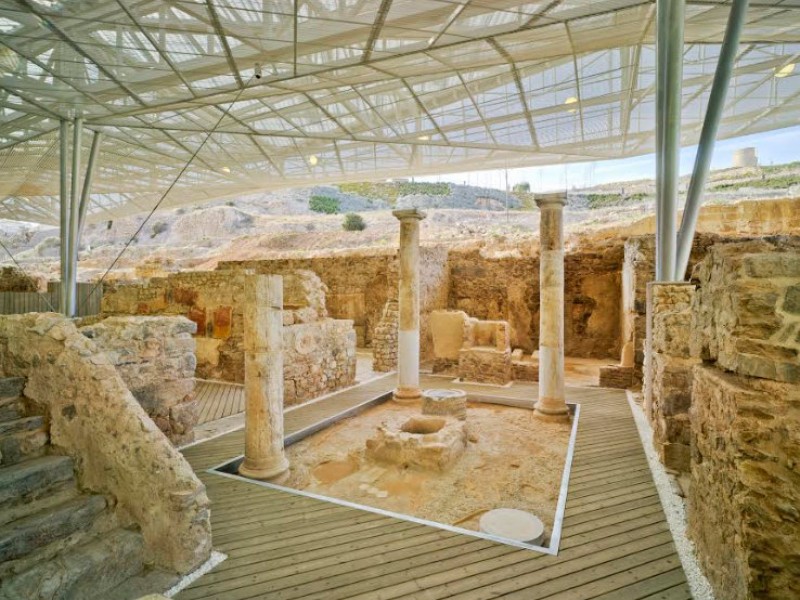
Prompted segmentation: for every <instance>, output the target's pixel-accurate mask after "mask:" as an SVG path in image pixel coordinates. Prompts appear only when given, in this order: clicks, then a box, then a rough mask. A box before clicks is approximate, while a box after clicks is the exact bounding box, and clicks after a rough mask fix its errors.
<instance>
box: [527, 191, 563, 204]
mask: <svg viewBox="0 0 800 600" xmlns="http://www.w3.org/2000/svg"><path fill="white" fill-rule="evenodd" d="M534 202H536V206H538V207H539V208H545V207H550V206H554V207H558V208H562V207H564V206H566V205H567V192H553V193H550V194H536V197H535V198H534Z"/></svg>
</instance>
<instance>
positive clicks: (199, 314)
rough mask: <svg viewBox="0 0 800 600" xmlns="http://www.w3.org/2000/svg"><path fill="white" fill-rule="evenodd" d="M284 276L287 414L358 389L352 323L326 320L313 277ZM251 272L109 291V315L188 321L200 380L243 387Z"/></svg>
mask: <svg viewBox="0 0 800 600" xmlns="http://www.w3.org/2000/svg"><path fill="white" fill-rule="evenodd" d="M283 275H284V348H285V355H284V389H285V403H286V405H287V406H289V405H292V404H297V403H300V402H304V401H306V400H309V399H311V398H314V397H317V396H319V395H322V394H325V393H328V392H332V391H335V390H337V389H341V388H342V387H347V386H349V385H352V384H353V383H354V382H355V365H356V355H355V348H356V339H355V332H354V331H353V325H352V322H351V321H347V320H337V319H331V318H328V316H327V314H328V313H327V308H326V302H325V292H326V288H325V286H324V284H323V283H322V282H321V281H320V280H319V278H318V277H317V276H316V275H315V274H314V273H312V272H310V271H295V272H291V273H288V272H287V273H283ZM246 276H247V271H246V270H244V269H241V270H225V271H195V272H184V273H176V274H173V275H170V276H169V277H165V278H155V279H151V280H149V281H147V282H144V283H140V282H135V283H115V284H110V285H108V286H107V287H106V290H105V292H104V296H103V305H102V310H103V314H104V315H108V316H110V315H154V314H158V315H182V316H185V317H187V318H188V319H189V320H191V321H194V323H195V324H196V325H197V333H196V335H195V338H194V340H195V343H196V352H197V376H198V377H200V378H204V379H218V380H224V381H234V382H239V383H241V382H243V381H244V346H243V344H244V329H243V327H244V317H243V306H242V302H241V301H242V298H243V290H244V278H245V277H246Z"/></svg>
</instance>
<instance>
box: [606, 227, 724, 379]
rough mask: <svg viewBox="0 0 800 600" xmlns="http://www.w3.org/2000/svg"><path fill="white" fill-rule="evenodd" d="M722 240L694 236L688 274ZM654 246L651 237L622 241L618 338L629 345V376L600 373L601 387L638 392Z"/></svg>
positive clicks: (613, 371)
mask: <svg viewBox="0 0 800 600" xmlns="http://www.w3.org/2000/svg"><path fill="white" fill-rule="evenodd" d="M725 241H730V240H725V238H722V237H720V236H717V235H711V234H697V235H696V236H695V239H694V242H693V245H692V252H691V256H690V257H689V268H688V272H689V273H691V272H692V270H693V269H694V267H695V265H696V264H697V263H698V262H699V261H700V260H702V259H703V258H704V257H705V256H706V254H707V253H708V249H709V247H711V245H713V244H715V243H722V242H725ZM655 258H656V243H655V236H654V235H642V236H637V237H632V238H629V239H628V240H626V241H625V249H624V258H623V264H622V299H621V310H622V317H621V318H622V337H621V346H622V348H624V347H625V346H626V344H630V345H631V346H632V349H631V350H630V352H631V353H632V355H633V361H632V367H633V368H632V373H630V372H629V371H628V369H627V367H622V368H609V369H603V371H602V372H601V385H604V386H606V387H622V388H628V387H632V388H634V389H639V388H641V386H642V381H643V377H644V375H643V369H644V358H645V356H644V355H645V341H646V338H647V284H648V283H650V282H651V281H653V280H654V279H655V275H656V268H655V264H656V263H655Z"/></svg>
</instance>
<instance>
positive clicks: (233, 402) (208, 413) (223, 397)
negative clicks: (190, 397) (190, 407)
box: [195, 379, 244, 425]
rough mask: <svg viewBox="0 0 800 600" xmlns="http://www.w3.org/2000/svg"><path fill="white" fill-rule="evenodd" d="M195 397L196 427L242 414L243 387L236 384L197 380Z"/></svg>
mask: <svg viewBox="0 0 800 600" xmlns="http://www.w3.org/2000/svg"><path fill="white" fill-rule="evenodd" d="M195 397H196V399H197V404H198V407H199V410H200V416H199V418H198V419H197V424H198V425H202V424H203V423H208V422H210V421H216V420H218V419H223V418H225V417H230V416H231V415H237V414H239V413H242V412H244V386H243V385H241V384H238V383H227V382H224V381H207V380H204V379H198V380H197V385H196V386H195Z"/></svg>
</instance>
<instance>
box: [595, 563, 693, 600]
mask: <svg viewBox="0 0 800 600" xmlns="http://www.w3.org/2000/svg"><path fill="white" fill-rule="evenodd" d="M685 579H686V577H685V575H684V573H683V569H682V568H680V567H676V568H674V569H672V570H670V571H666V572H665V573H661V574H659V575H655V576H653V577H648V578H647V579H643V580H642V581H638V582H636V583H633V584H630V585H626V586H625V587H623V588H618V589H615V590H612V591H609V592H607V593H605V594H601V595H599V596H597V595H595V596H594V598H595V600H639V599H640V598H643V597H645V596H652V595H653V594H657V593H659V592H663V591H665V590H669V589H670V588H673V587H675V586H677V585H680V584H681V583H684V582H685Z"/></svg>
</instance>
